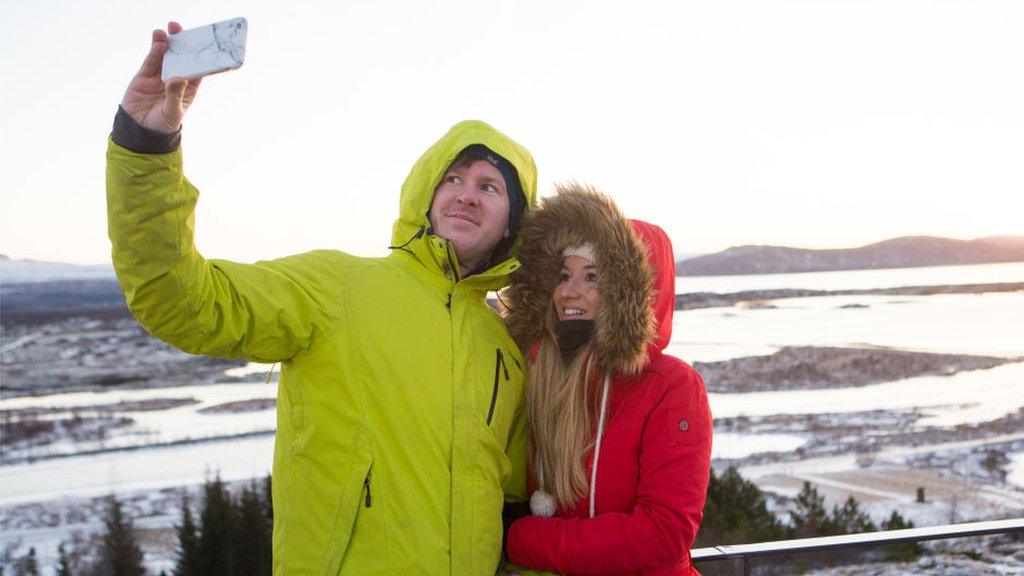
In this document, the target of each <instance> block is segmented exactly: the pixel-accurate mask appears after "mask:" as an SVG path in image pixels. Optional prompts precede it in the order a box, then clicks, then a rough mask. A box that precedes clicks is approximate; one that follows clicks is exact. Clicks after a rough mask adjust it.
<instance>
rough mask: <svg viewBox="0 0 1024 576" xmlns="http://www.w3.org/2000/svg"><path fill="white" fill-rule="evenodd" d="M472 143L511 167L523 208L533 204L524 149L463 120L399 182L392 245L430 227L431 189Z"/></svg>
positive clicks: (532, 169)
mask: <svg viewBox="0 0 1024 576" xmlns="http://www.w3.org/2000/svg"><path fill="white" fill-rule="evenodd" d="M472 144H483V145H484V146H486V147H488V148H489V149H491V150H492V151H493V152H495V153H497V154H499V155H501V156H502V157H504V158H505V159H506V160H508V161H509V162H510V163H511V164H512V165H513V166H515V168H516V171H517V172H518V173H519V184H520V186H521V187H522V190H523V195H524V196H525V197H526V211H527V212H528V211H529V209H530V208H531V207H532V206H534V204H535V198H536V190H537V167H536V166H535V165H534V163H533V157H532V156H530V153H529V152H528V151H527V150H526V148H523V147H522V146H520V145H519V144H517V143H516V142H515V141H513V140H512V139H511V138H509V137H508V136H506V135H504V134H502V133H501V132H499V131H498V130H496V129H494V128H493V127H491V126H490V125H488V124H486V123H484V122H481V121H479V120H465V121H463V122H459V123H458V124H456V125H455V126H452V128H451V129H450V130H449V131H448V133H447V134H445V135H444V136H442V137H441V139H440V140H438V141H437V142H436V143H434V145H433V146H431V147H430V148H428V149H427V151H426V152H424V153H423V155H422V156H420V159H419V160H417V161H416V164H414V165H413V167H412V170H410V171H409V175H408V176H407V177H406V178H405V182H404V183H403V184H402V195H401V200H400V205H399V214H398V220H396V221H395V224H394V226H393V227H392V230H391V245H392V246H402V245H405V244H406V243H408V242H410V241H411V240H412V239H413V238H416V237H418V236H422V235H423V233H424V232H425V231H426V230H427V229H428V228H430V221H429V219H428V217H427V215H428V213H429V212H430V204H431V202H432V201H433V199H434V189H435V188H437V185H438V184H439V183H440V182H441V178H442V177H443V176H444V171H445V170H447V169H448V166H449V165H450V164H451V163H452V161H453V160H455V158H456V156H458V155H459V153H460V152H462V151H463V150H465V149H466V147H468V146H470V145H472Z"/></svg>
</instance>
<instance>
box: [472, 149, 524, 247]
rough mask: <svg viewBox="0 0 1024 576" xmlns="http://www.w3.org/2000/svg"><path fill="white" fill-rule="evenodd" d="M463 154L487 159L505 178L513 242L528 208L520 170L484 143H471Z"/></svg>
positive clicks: (509, 234)
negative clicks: (520, 179)
mask: <svg viewBox="0 0 1024 576" xmlns="http://www.w3.org/2000/svg"><path fill="white" fill-rule="evenodd" d="M462 154H472V155H474V156H479V157H481V158H483V159H484V160H487V161H488V162H490V163H491V165H492V166H494V167H495V168H497V169H498V172H501V177H502V178H504V179H505V190H506V193H507V195H508V238H509V244H511V242H512V241H514V240H515V238H516V235H517V234H518V233H519V221H520V220H522V218H523V211H524V210H525V209H526V195H525V194H523V187H522V185H521V184H520V183H519V172H518V171H517V170H516V167H515V166H513V165H512V163H511V162H509V161H508V160H506V159H505V158H504V157H503V156H501V155H500V154H498V153H497V152H494V151H493V150H491V149H490V148H488V147H487V146H484V145H483V144H470V145H469V146H466V148H465V149H464V150H463V151H462V152H460V154H459V155H462Z"/></svg>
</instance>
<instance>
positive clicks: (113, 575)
mask: <svg viewBox="0 0 1024 576" xmlns="http://www.w3.org/2000/svg"><path fill="white" fill-rule="evenodd" d="M103 524H104V526H105V528H106V533H105V534H103V543H102V546H101V547H100V554H99V556H100V564H101V566H102V567H103V571H104V573H105V574H108V575H109V576H143V575H144V574H145V573H146V570H145V568H144V567H143V566H142V549H141V548H139V544H138V542H136V540H135V532H134V530H133V528H132V522H131V520H130V519H129V518H127V517H126V516H125V514H124V508H123V504H122V503H121V502H119V501H118V500H117V498H115V497H114V496H111V497H110V499H109V502H108V507H107V515H106V517H105V518H104V519H103Z"/></svg>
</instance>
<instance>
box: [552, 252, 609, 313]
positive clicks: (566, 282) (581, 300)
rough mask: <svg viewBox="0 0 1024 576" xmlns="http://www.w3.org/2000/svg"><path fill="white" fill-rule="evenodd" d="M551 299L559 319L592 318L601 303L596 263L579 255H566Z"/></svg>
mask: <svg viewBox="0 0 1024 576" xmlns="http://www.w3.org/2000/svg"><path fill="white" fill-rule="evenodd" d="M551 299H552V300H553V301H554V304H555V310H556V311H558V319H559V320H589V319H593V318H594V317H595V316H597V310H598V308H600V305H601V293H600V291H598V288H597V265H596V264H594V263H593V262H591V261H590V260H587V259H586V258H582V257H580V256H566V257H565V258H564V259H563V260H562V271H561V273H560V274H559V278H558V285H557V286H555V292H554V293H553V294H552V296H551Z"/></svg>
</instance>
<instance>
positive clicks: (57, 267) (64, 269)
mask: <svg viewBox="0 0 1024 576" xmlns="http://www.w3.org/2000/svg"><path fill="white" fill-rule="evenodd" d="M113 279H114V268H113V267H112V266H111V265H109V264H96V265H92V266H82V265H79V264H66V263H63V262H40V261H38V260H11V259H10V258H8V257H7V256H5V255H3V254H0V283H3V284H26V283H32V282H50V281H52V280H113Z"/></svg>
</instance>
